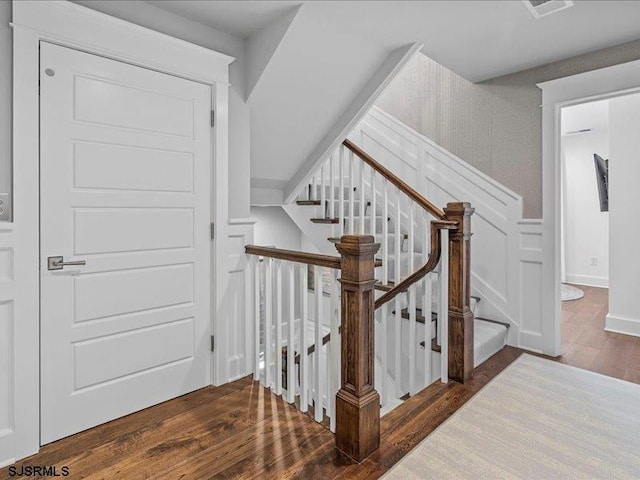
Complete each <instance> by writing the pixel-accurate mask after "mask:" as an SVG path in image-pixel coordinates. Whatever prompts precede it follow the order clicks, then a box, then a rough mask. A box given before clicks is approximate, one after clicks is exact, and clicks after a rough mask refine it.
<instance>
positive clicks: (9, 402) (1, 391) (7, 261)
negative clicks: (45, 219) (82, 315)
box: [0, 223, 15, 466]
mask: <svg viewBox="0 0 640 480" xmlns="http://www.w3.org/2000/svg"><path fill="white" fill-rule="evenodd" d="M12 230H13V228H12V226H11V225H8V226H7V225H6V224H2V223H0V466H2V465H3V464H4V463H6V461H7V459H10V458H12V457H13V456H14V452H15V448H14V428H15V421H14V414H15V409H14V400H13V397H14V391H15V390H14V343H13V339H14V333H15V332H14V327H15V325H14V294H15V291H14V287H15V283H14V273H15V272H14V253H13V242H14V241H15V240H14V238H15V237H14V233H13V231H12Z"/></svg>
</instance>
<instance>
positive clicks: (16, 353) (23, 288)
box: [0, 0, 235, 466]
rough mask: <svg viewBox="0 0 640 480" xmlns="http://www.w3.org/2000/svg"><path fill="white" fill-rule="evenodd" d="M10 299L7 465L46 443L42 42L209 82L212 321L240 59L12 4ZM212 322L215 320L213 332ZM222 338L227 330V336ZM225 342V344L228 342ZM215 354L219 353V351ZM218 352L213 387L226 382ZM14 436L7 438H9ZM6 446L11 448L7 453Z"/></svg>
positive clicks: (75, 13)
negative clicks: (235, 65)
mask: <svg viewBox="0 0 640 480" xmlns="http://www.w3.org/2000/svg"><path fill="white" fill-rule="evenodd" d="M11 26H12V27H13V159H14V161H13V185H14V202H13V204H14V214H13V218H14V221H13V224H12V226H11V227H12V229H13V232H14V235H15V244H14V248H13V270H14V281H15V284H16V285H19V288H16V289H15V293H14V298H13V312H12V313H13V319H14V321H13V334H14V338H13V365H12V366H11V365H10V368H12V369H13V372H12V376H13V392H12V393H13V396H12V402H11V403H12V410H13V411H12V412H10V413H12V416H13V419H14V422H13V429H12V430H5V431H3V432H0V437H1V436H2V434H4V437H8V436H10V435H12V436H13V442H12V447H13V448H11V447H9V448H10V449H11V450H12V451H0V466H1V464H6V463H10V462H11V461H12V460H13V459H19V458H23V457H26V456H28V455H31V454H34V453H36V452H37V451H38V450H39V447H40V421H39V418H40V375H39V364H40V353H39V344H40V327H39V322H40V310H39V302H40V287H39V283H40V278H39V277H40V276H39V255H40V245H39V228H40V227H39V213H40V212H39V202H40V199H39V196H40V192H39V93H38V78H39V69H40V59H39V45H40V42H41V41H47V42H50V43H55V44H58V45H62V46H65V47H70V48H75V49H78V50H82V51H85V52H88V53H93V54H97V55H101V56H103V57H107V58H111V59H114V60H118V61H122V62H126V63H130V64H133V65H137V66H140V67H144V68H149V69H152V70H156V71H159V72H162V73H168V74H171V75H176V76H179V77H182V78H185V79H188V80H193V81H197V82H200V83H204V84H207V85H210V86H211V89H212V109H213V110H214V111H215V112H216V118H215V120H216V122H215V128H214V129H213V131H212V144H211V155H212V175H213V178H212V183H211V187H212V192H215V199H213V198H212V202H213V205H212V219H211V220H212V221H213V222H215V225H216V235H215V240H214V241H213V242H212V259H213V265H212V266H211V270H212V274H211V277H212V282H213V283H212V290H213V291H212V295H211V305H212V310H211V311H212V315H213V317H214V318H216V317H217V315H216V313H217V312H219V311H220V304H221V300H222V295H221V292H222V291H223V287H224V281H220V282H216V279H219V278H223V277H224V275H225V274H226V271H225V268H226V264H225V260H224V259H226V255H227V253H226V252H225V251H224V250H225V248H226V246H225V242H224V239H226V238H227V228H228V227H227V225H228V185H227V179H228V89H229V83H228V81H229V64H230V63H231V62H233V61H234V60H235V59H234V58H233V57H229V56H227V55H224V54H221V53H218V52H214V51H212V50H208V49H206V48H204V47H200V46H198V45H194V44H191V43H188V42H185V41H182V40H179V39H176V38H173V37H170V36H168V35H164V34H162V33H158V32H155V31H153V30H149V29H146V28H143V27H140V26H138V25H135V24H132V23H129V22H126V21H123V20H119V19H116V18H114V17H110V16H108V15H104V14H102V13H99V12H96V11H94V10H91V9H88V8H85V7H82V6H79V5H76V4H74V3H70V2H67V1H48V0H45V1H33V2H24V1H16V0H13V23H12V24H11ZM213 331H215V325H214V324H213V322H212V332H213ZM221 333H224V332H221ZM221 340H222V341H224V340H223V339H221ZM216 355H217V354H216ZM220 364H221V362H220V361H219V359H218V358H215V359H214V358H213V356H212V366H213V367H215V368H212V369H211V371H212V378H211V383H213V384H220V383H224V382H226V381H227V378H225V377H224V373H225V372H224V371H220V367H219V365H220ZM6 439H7V438H4V440H6ZM3 450H4V449H3Z"/></svg>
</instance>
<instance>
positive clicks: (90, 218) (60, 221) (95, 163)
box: [34, 43, 211, 444]
mask: <svg viewBox="0 0 640 480" xmlns="http://www.w3.org/2000/svg"><path fill="white" fill-rule="evenodd" d="M40 61H41V64H40V67H41V68H40V84H41V97H40V103H41V105H40V108H41V117H40V135H41V157H40V172H41V178H40V188H41V220H40V222H41V224H40V228H41V288H42V291H41V422H42V424H41V441H42V443H43V444H44V443H48V442H51V441H53V440H56V439H58V438H62V437H65V436H67V435H70V434H73V433H76V432H78V431H81V430H84V429H87V428H89V427H93V426H95V425H98V424H100V423H103V422H106V421H108V420H111V419H114V418H117V417H120V416H123V415H126V414H129V413H131V412H134V411H137V410H140V409H143V408H145V407H148V406H150V405H154V404H157V403H159V402H162V401H165V400H168V399H170V398H174V397H176V396H179V395H182V394H184V393H187V392H190V391H193V390H195V389H198V388H201V387H203V386H205V385H207V384H209V383H210V361H209V360H210V342H209V335H210V329H211V322H210V301H209V299H210V293H209V292H210V276H209V275H210V265H211V263H210V253H209V246H210V239H209V238H210V237H209V223H210V208H211V207H210V204H211V192H210V184H211V183H210V178H211V177H210V165H211V159H210V151H211V140H210V134H211V127H210V120H209V118H210V113H209V112H210V110H211V88H210V87H209V86H206V85H202V84H199V83H196V82H192V81H188V80H184V79H181V78H177V77H174V76H171V75H166V74H162V73H158V72H155V71H151V70H147V69H144V68H140V67H136V66H133V65H129V64H125V63H121V62H117V61H114V60H109V59H106V58H103V57H99V56H96V55H91V54H87V53H83V52H79V51H76V50H72V49H69V48H64V47H60V46H56V45H52V44H47V43H43V44H42V45H41V57H40ZM34 141H35V140H34ZM56 256H62V257H64V262H78V261H79V262H86V264H83V265H75V266H74V265H69V266H64V267H63V268H61V269H60V268H59V267H60V266H61V265H60V264H59V263H57V262H55V260H54V261H49V262H48V258H49V257H56ZM51 263H53V265H51ZM51 267H53V268H54V269H53V270H51V269H50V268H51ZM55 268H58V269H55Z"/></svg>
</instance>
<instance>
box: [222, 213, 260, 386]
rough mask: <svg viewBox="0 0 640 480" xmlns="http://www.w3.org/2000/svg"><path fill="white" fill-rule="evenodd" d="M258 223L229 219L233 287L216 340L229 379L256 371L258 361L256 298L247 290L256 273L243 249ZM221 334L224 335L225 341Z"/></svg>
mask: <svg viewBox="0 0 640 480" xmlns="http://www.w3.org/2000/svg"><path fill="white" fill-rule="evenodd" d="M255 223H256V221H255V220H253V219H251V218H232V219H230V220H229V222H228V224H229V228H228V230H227V243H228V249H227V256H226V258H225V268H226V276H225V278H227V279H228V283H229V284H230V285H233V288H230V289H229V290H228V292H227V295H226V296H225V298H224V299H223V305H224V310H223V311H224V314H223V316H221V317H218V319H217V322H216V342H215V343H216V345H215V349H216V352H218V356H219V357H223V359H221V361H220V362H219V364H218V365H219V366H220V367H222V368H223V369H224V370H226V371H225V372H224V376H226V378H227V381H233V380H237V379H238V378H242V377H244V376H246V375H249V374H251V373H253V369H254V365H255V362H254V357H253V356H254V352H255V348H254V342H253V335H254V324H253V305H254V303H253V302H254V299H253V298H252V297H251V296H250V295H248V294H247V292H252V291H253V277H251V272H250V269H249V256H248V255H247V254H245V253H244V247H245V246H246V245H250V244H253V241H254V240H253V236H254V225H255ZM218 338H222V339H223V340H222V342H220V341H218V340H217V339H218ZM221 364H222V365H221ZM223 383H225V382H223Z"/></svg>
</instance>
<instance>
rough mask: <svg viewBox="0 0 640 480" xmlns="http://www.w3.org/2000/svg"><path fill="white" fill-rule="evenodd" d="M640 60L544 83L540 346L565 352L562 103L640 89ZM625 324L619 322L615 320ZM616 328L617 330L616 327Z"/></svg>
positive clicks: (577, 101) (568, 104)
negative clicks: (562, 329) (562, 313)
mask: <svg viewBox="0 0 640 480" xmlns="http://www.w3.org/2000/svg"><path fill="white" fill-rule="evenodd" d="M639 79H640V60H636V61H633V62H627V63H622V64H620V65H614V66H612V67H606V68H601V69H598V70H592V71H590V72H585V73H580V74H577V75H571V76H568V77H564V78H558V79H556V80H550V81H548V82H543V83H539V84H538V87H539V88H540V89H541V90H542V212H543V216H544V222H543V224H542V265H543V268H542V285H543V291H542V324H541V330H542V335H541V339H540V341H541V345H540V350H541V351H542V352H544V353H547V354H549V355H560V353H561V349H560V340H561V339H560V320H561V316H560V242H561V239H560V233H561V230H560V218H561V215H560V208H561V202H560V185H561V183H560V180H561V174H560V164H561V163H560V157H561V151H560V148H561V144H560V140H561V131H560V128H561V125H560V115H561V111H562V108H563V107H568V106H571V105H577V104H580V103H585V102H590V101H595V100H602V99H605V98H612V97H617V96H621V95H626V94H630V93H637V92H639V91H640V80H639ZM616 327H620V324H618V325H616ZM612 330H617V329H616V328H613V329H612Z"/></svg>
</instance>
